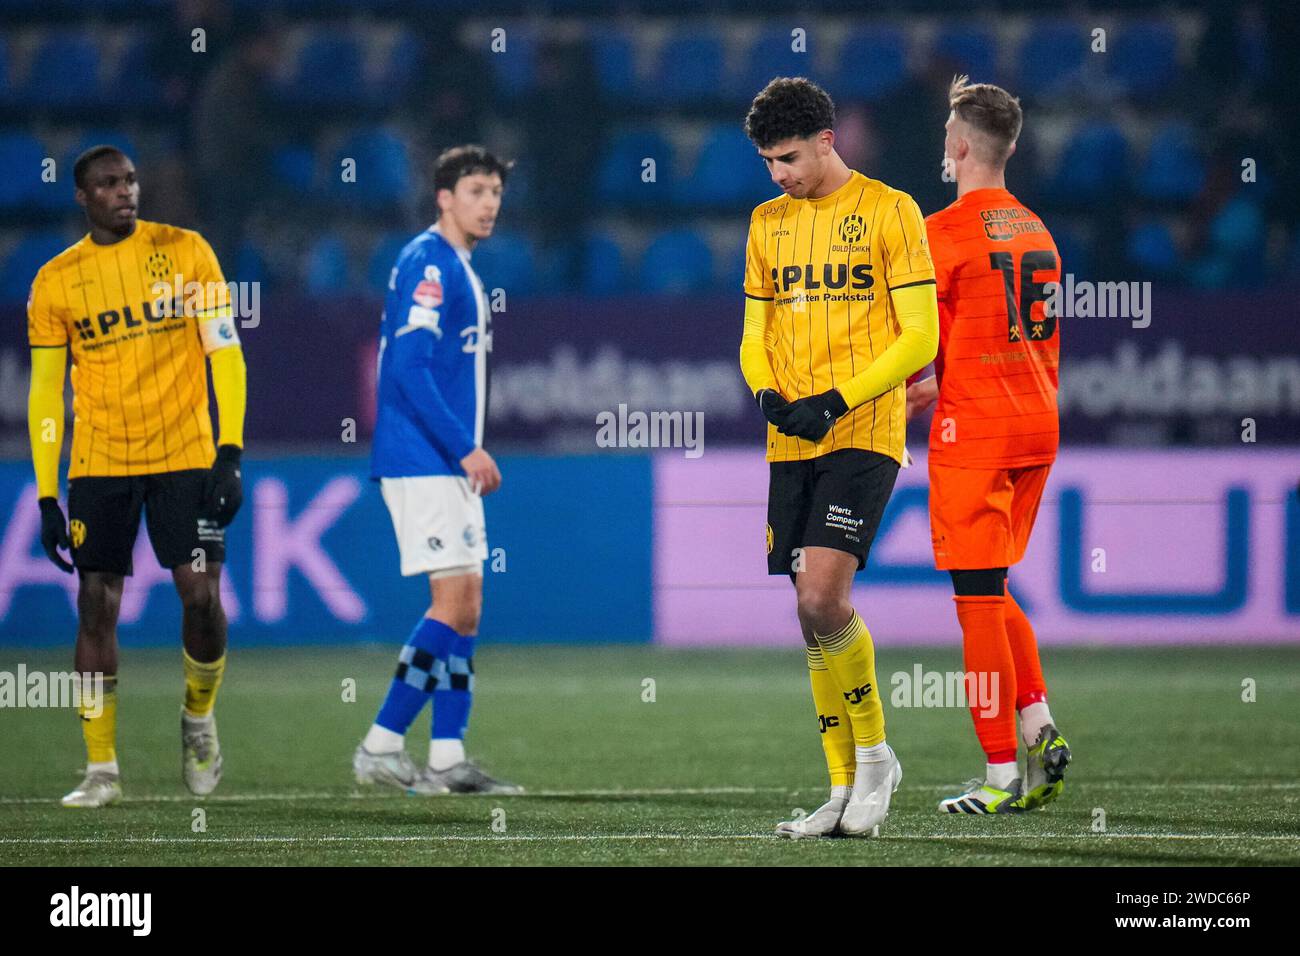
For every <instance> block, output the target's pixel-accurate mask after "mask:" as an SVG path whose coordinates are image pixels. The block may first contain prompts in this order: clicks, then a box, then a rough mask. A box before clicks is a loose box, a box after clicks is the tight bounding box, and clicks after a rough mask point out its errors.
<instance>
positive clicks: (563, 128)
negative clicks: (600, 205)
mask: <svg viewBox="0 0 1300 956" xmlns="http://www.w3.org/2000/svg"><path fill="white" fill-rule="evenodd" d="M523 128H524V138H525V142H526V144H527V148H526V151H525V152H526V157H527V163H528V166H529V167H530V169H531V172H532V176H531V178H530V183H531V189H530V195H531V197H532V209H533V212H534V214H535V217H536V221H537V223H538V225H539V226H540V227H541V228H540V238H541V240H542V243H543V246H544V252H545V253H546V254H547V255H548V256H550V257H554V258H555V260H556V262H557V265H556V267H555V269H556V272H555V277H556V279H557V281H561V282H564V283H565V284H566V285H567V284H576V283H577V281H578V269H579V267H580V262H579V249H580V248H581V240H582V238H583V232H584V227H585V225H586V223H587V220H588V218H589V217H590V216H591V214H592V211H593V210H592V197H593V196H594V193H595V191H594V189H593V188H592V183H591V179H592V176H593V173H594V170H595V151H596V149H597V148H598V146H599V144H601V143H603V142H604V138H605V120H604V114H603V109H602V98H601V95H600V86H599V83H598V82H597V77H596V69H595V65H594V62H593V59H592V52H591V48H590V45H589V44H588V43H586V42H585V41H574V42H549V43H545V44H543V45H542V47H541V49H540V50H539V51H538V58H537V85H536V88H535V89H534V90H533V91H532V93H531V94H530V95H529V96H528V97H527V98H526V100H525V102H524V121H523Z"/></svg>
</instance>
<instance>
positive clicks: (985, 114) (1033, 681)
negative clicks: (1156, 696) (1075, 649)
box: [907, 76, 1070, 814]
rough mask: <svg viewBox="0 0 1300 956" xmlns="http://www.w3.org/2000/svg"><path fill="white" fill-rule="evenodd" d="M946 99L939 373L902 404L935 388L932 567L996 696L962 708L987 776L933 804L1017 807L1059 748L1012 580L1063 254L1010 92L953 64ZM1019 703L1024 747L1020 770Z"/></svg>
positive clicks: (1042, 800) (1036, 802) (1041, 475)
mask: <svg viewBox="0 0 1300 956" xmlns="http://www.w3.org/2000/svg"><path fill="white" fill-rule="evenodd" d="M948 102H949V106H950V108H951V112H950V113H949V115H948V122H947V126H946V129H947V135H946V137H945V139H944V149H943V152H944V165H945V167H946V169H947V170H948V172H949V173H950V174H951V175H952V176H954V177H955V178H956V181H957V201H956V202H954V203H953V204H952V205H950V206H948V207H947V208H946V209H943V210H941V211H939V212H936V213H935V214H934V215H932V216H930V217H929V218H928V219H926V227H927V230H928V232H929V235H930V248H931V251H932V253H933V255H934V266H935V275H936V277H937V279H938V296H939V354H938V357H937V358H936V359H935V363H934V367H935V373H936V374H935V375H934V376H932V377H930V378H926V379H923V380H921V381H919V382H916V383H914V384H912V385H911V386H910V387H909V388H908V394H907V398H908V409H909V415H910V414H915V413H916V412H918V411H921V410H924V409H925V408H927V407H929V406H930V405H931V404H933V403H934V402H935V401H936V400H937V401H938V405H937V406H936V408H935V414H934V419H933V421H932V422H931V425H930V455H929V470H930V534H931V539H932V543H933V546H934V559H935V567H937V568H939V569H940V570H946V571H947V572H948V573H949V574H950V575H951V576H952V585H953V590H954V592H955V598H954V600H955V601H956V604H957V620H958V621H959V622H960V624H961V632H962V646H963V648H964V655H965V664H966V671H967V673H968V674H974V675H977V677H982V676H983V675H989V676H988V677H987V678H985V679H984V680H980V681H979V686H989V687H994V686H995V687H997V689H998V697H997V701H996V706H995V707H986V706H984V705H983V704H982V703H981V704H973V705H972V706H971V716H972V717H973V718H974V721H975V733H976V736H978V737H979V742H980V745H981V746H982V747H983V749H984V753H985V755H986V758H987V767H986V769H985V777H984V779H983V780H976V781H973V782H972V783H971V785H970V786H968V787H967V788H966V790H965V791H964V792H962V793H959V794H956V795H954V796H952V797H948V798H946V799H944V800H942V801H940V803H939V810H940V811H941V812H945V813H974V814H986V813H1015V812H1017V811H1020V810H1028V809H1035V808H1037V807H1041V806H1043V805H1045V804H1047V803H1049V802H1051V801H1052V800H1054V799H1056V797H1057V796H1059V795H1060V793H1061V790H1062V788H1063V787H1064V785H1065V784H1064V774H1065V768H1066V765H1067V764H1068V763H1069V762H1070V748H1069V747H1068V746H1067V744H1066V742H1065V738H1064V737H1062V736H1061V734H1060V732H1059V731H1057V729H1056V726H1055V724H1053V722H1052V715H1051V712H1050V711H1049V710H1048V709H1047V687H1046V684H1045V683H1044V681H1043V669H1042V666H1041V665H1040V663H1039V659H1038V646H1037V642H1036V640H1035V638H1034V631H1033V628H1032V627H1030V625H1029V619H1028V618H1026V617H1025V612H1024V611H1022V610H1021V609H1020V606H1019V605H1018V604H1017V603H1016V599H1015V598H1014V597H1013V596H1012V595H1011V592H1010V591H1009V590H1008V589H1007V570H1008V568H1009V567H1010V566H1011V565H1013V564H1015V563H1016V562H1018V561H1019V560H1020V559H1021V558H1023V557H1024V554H1025V547H1026V546H1027V545H1028V543H1029V535H1030V532H1031V531H1032V530H1033V527H1034V518H1035V516H1036V515H1037V514H1038V505H1039V502H1040V501H1041V500H1042V496H1043V487H1044V486H1045V485H1046V483H1047V473H1048V471H1049V470H1050V469H1051V467H1052V462H1053V461H1055V459H1056V447H1057V442H1058V436H1059V427H1058V421H1057V408H1056V388H1057V376H1058V370H1059V366H1060V344H1061V339H1060V336H1059V335H1058V330H1057V320H1056V318H1055V317H1053V316H1052V315H1051V314H1050V312H1049V311H1048V309H1047V308H1046V302H1045V301H1044V300H1046V299H1047V298H1049V289H1048V287H1049V284H1051V283H1059V282H1060V281H1061V262H1060V254H1059V253H1058V252H1057V249H1056V243H1055V242H1053V241H1052V236H1051V233H1049V232H1048V231H1047V228H1046V227H1045V226H1044V225H1043V222H1042V220H1041V219H1039V218H1038V216H1037V215H1035V214H1034V213H1033V212H1032V211H1031V210H1029V209H1028V208H1026V207H1025V206H1024V205H1023V204H1022V203H1021V202H1020V201H1019V200H1017V199H1016V197H1015V196H1013V195H1011V193H1009V192H1007V185H1006V165H1007V160H1008V159H1010V157H1011V154H1012V153H1014V152H1015V149H1016V139H1017V138H1018V137H1019V135H1020V129H1021V125H1022V122H1023V115H1022V113H1021V109H1020V101H1019V100H1018V99H1016V98H1015V97H1013V96H1012V95H1011V94H1010V93H1008V92H1007V91H1006V90H1004V89H1001V88H1000V87H997V86H993V85H991V84H988V83H974V84H972V83H970V82H969V80H968V78H967V77H964V76H961V77H957V78H956V79H955V80H954V81H953V84H952V87H951V88H950V90H949V93H948ZM994 676H996V677H997V683H996V684H994V683H993V681H992V678H993V677H994ZM986 680H987V684H986V683H985V681H986ZM1017 713H1019V715H1020V734H1021V736H1022V738H1023V739H1024V742H1025V747H1026V749H1027V751H1028V758H1027V762H1026V774H1025V777H1024V779H1023V781H1022V778H1021V775H1020V773H1019V771H1018V769H1017V761H1016V752H1017V741H1016V714H1017Z"/></svg>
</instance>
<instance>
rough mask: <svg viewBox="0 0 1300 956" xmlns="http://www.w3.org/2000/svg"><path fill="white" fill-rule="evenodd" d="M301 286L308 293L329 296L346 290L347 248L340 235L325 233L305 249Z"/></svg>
mask: <svg viewBox="0 0 1300 956" xmlns="http://www.w3.org/2000/svg"><path fill="white" fill-rule="evenodd" d="M303 286H304V287H305V288H306V290H307V294H308V295H317V296H330V295H337V294H338V293H340V292H345V291H347V288H348V250H347V246H346V245H344V243H343V239H342V238H341V237H340V236H338V235H335V234H334V233H326V234H325V235H323V236H321V237H320V238H319V239H317V240H316V241H315V242H314V243H313V244H312V246H311V248H310V249H308V250H307V257H306V260H305V262H304V263H303Z"/></svg>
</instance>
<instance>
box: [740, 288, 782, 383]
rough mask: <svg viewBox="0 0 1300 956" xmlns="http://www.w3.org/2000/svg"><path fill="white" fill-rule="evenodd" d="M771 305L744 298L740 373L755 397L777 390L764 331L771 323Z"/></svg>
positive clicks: (765, 331)
mask: <svg viewBox="0 0 1300 956" xmlns="http://www.w3.org/2000/svg"><path fill="white" fill-rule="evenodd" d="M772 309H773V307H772V303H771V302H769V301H766V300H763V299H754V298H751V297H749V296H746V297H745V332H744V334H743V335H742V336H741V337H740V373H741V374H742V375H744V376H745V383H746V384H747V385H749V390H750V391H751V392H753V393H754V394H755V395H757V394H758V392H759V390H760V389H764V388H776V376H774V375H773V374H772V362H771V360H770V359H769V358H768V352H767V329H768V325H769V323H770V322H771V320H772Z"/></svg>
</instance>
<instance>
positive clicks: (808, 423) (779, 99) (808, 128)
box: [740, 77, 939, 837]
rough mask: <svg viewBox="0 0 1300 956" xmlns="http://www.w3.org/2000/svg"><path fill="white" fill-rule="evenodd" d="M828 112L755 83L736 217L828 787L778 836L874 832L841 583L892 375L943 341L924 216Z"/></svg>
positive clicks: (862, 559) (772, 545)
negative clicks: (749, 200) (868, 168)
mask: <svg viewBox="0 0 1300 956" xmlns="http://www.w3.org/2000/svg"><path fill="white" fill-rule="evenodd" d="M834 125H835V107H834V104H833V103H832V102H831V98H830V97H829V96H828V95H827V94H826V91H825V90H823V89H821V88H820V87H818V86H817V85H816V84H814V83H811V82H809V81H808V80H806V79H803V78H802V77H797V78H787V77H781V78H778V79H775V80H773V81H772V82H771V83H769V84H768V85H767V87H766V88H764V90H763V91H762V92H761V93H759V94H758V96H757V97H755V98H754V102H753V105H752V107H751V108H750V111H749V115H748V117H747V118H746V120H745V132H746V133H747V134H748V135H749V138H750V139H751V140H752V141H753V143H754V145H755V147H756V148H757V149H758V153H759V155H760V156H761V157H762V158H763V161H764V162H765V163H766V164H767V168H768V171H769V173H770V174H771V177H772V181H773V182H774V183H775V184H776V185H777V186H779V187H780V188H781V190H782V193H783V195H781V196H778V197H777V198H775V199H770V200H768V201H767V202H765V203H763V204H761V205H760V206H759V207H758V208H756V209H755V210H754V213H753V215H752V217H751V218H750V223H749V244H748V247H747V250H746V254H745V332H744V337H743V339H742V341H741V346H740V365H741V370H742V372H743V373H744V376H745V381H746V382H747V383H748V384H749V387H750V389H751V390H752V391H753V393H754V397H755V399H756V400H757V402H758V405H759V408H760V409H761V410H762V412H763V414H764V416H765V417H766V418H767V420H768V422H769V427H768V432H767V460H768V462H769V463H770V464H769V469H770V478H769V480H770V487H769V492H768V506H767V552H768V573H769V574H789V575H790V578H791V580H792V581H793V582H794V588H795V597H796V601H797V608H798V618H799V625H800V629H801V631H802V634H803V639H804V644H805V647H806V652H807V660H808V670H809V674H810V679H811V682H812V695H813V702H814V704H815V705H816V708H817V718H818V719H817V723H818V729H819V730H820V732H821V736H822V748H823V752H824V754H825V756H826V765H827V769H828V771H829V773H830V783H831V793H830V799H829V800H828V801H827V802H826V803H825V804H824V805H823V806H821V807H819V808H818V809H817V810H815V811H813V812H812V813H811V814H809V815H808V816H806V817H804V818H802V819H797V820H790V821H787V822H785V823H782V824H780V825H779V826H778V827H777V832H778V833H779V834H781V835H782V836H788V837H812V836H832V835H835V834H844V835H848V836H868V835H874V834H876V833H878V832H879V827H880V824H881V823H883V822H884V820H885V816H886V815H887V814H888V812H889V802H890V797H891V795H892V794H893V791H894V790H895V789H896V788H897V787H898V783H899V780H901V779H902V768H901V766H900V764H899V762H898V758H897V757H896V756H895V755H894V751H893V750H892V749H891V748H890V747H889V745H888V744H887V743H886V742H885V716H884V710H883V708H882V706H881V700H880V685H879V683H878V682H877V680H876V670H875V649H874V646H873V644H872V640H871V634H870V633H869V632H868V631H867V626H866V624H864V623H863V620H862V618H861V617H859V616H858V612H857V611H856V610H855V609H854V607H853V604H852V603H851V600H850V595H851V590H852V587H853V577H854V575H855V574H856V573H857V572H858V571H859V570H861V569H862V568H863V567H865V565H866V561H867V553H868V551H869V550H870V547H871V541H872V539H873V538H874V536H875V533H876V528H877V527H878V525H879V523H880V518H881V515H882V514H883V512H884V510H885V504H886V503H887V502H888V501H889V496H890V494H891V493H892V492H893V489H894V480H895V478H896V477H897V475H898V469H899V467H900V465H901V463H902V462H903V456H904V450H903V439H904V432H905V426H906V422H905V420H904V411H905V407H906V400H905V394H904V393H905V382H906V381H907V378H908V376H910V375H912V374H913V373H914V372H916V371H918V370H919V369H922V368H924V367H925V366H926V365H928V364H929V363H930V362H931V360H933V358H934V355H935V351H936V349H937V347H938V342H939V314H938V305H937V302H936V299H935V285H934V266H933V264H932V263H931V261H930V253H929V248H928V245H927V240H926V232H925V223H924V221H923V219H922V218H921V211H920V209H918V208H917V205H916V202H915V201H914V200H913V199H912V197H910V196H908V195H907V194H906V193H903V192H900V191H899V190H897V189H892V188H890V187H889V186H886V185H885V184H884V183H881V182H878V181H876V180H874V179H868V178H867V177H866V176H864V175H862V174H861V173H858V172H855V171H853V170H851V169H849V168H848V166H846V165H845V163H844V161H843V160H842V159H841V158H840V156H839V154H838V153H837V152H836V151H835V132H834V129H833V127H834Z"/></svg>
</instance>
